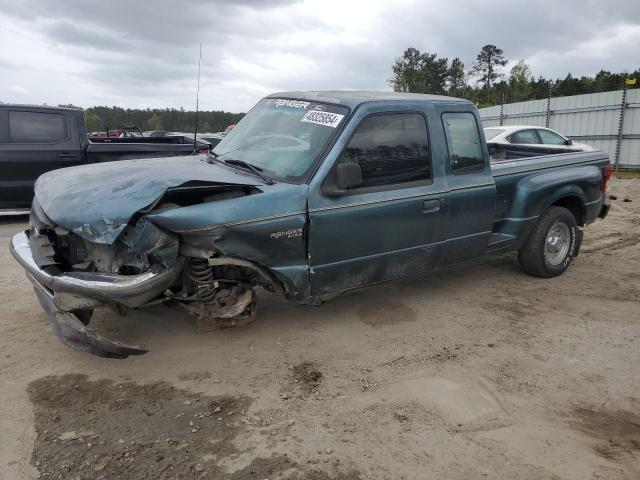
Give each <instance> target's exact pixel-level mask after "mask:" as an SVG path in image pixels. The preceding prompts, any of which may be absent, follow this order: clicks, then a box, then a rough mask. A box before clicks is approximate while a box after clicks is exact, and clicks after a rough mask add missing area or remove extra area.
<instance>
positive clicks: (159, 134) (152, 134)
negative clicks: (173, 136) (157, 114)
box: [142, 130, 171, 137]
mask: <svg viewBox="0 0 640 480" xmlns="http://www.w3.org/2000/svg"><path fill="white" fill-rule="evenodd" d="M170 133H171V132H168V131H166V130H147V131H146V132H142V136H143V137H166V136H167V135H169V134H170Z"/></svg>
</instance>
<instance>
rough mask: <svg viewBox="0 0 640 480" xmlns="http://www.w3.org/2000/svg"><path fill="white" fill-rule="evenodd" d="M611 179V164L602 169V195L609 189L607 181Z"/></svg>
mask: <svg viewBox="0 0 640 480" xmlns="http://www.w3.org/2000/svg"><path fill="white" fill-rule="evenodd" d="M610 179H611V164H610V163H609V164H608V165H607V168H605V169H604V182H603V183H602V193H606V192H607V188H609V180H610Z"/></svg>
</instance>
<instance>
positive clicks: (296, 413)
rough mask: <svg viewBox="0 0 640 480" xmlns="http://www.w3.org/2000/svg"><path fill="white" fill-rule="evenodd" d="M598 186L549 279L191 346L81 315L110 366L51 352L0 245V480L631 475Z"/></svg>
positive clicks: (621, 231)
mask: <svg viewBox="0 0 640 480" xmlns="http://www.w3.org/2000/svg"><path fill="white" fill-rule="evenodd" d="M610 193H611V194H613V195H615V197H616V200H612V209H611V213H610V216H609V217H608V218H607V219H606V220H604V221H598V222H597V223H596V224H594V225H592V226H590V227H589V228H587V229H586V232H585V240H584V244H583V247H582V251H581V253H580V256H579V257H578V258H577V259H576V260H575V262H574V264H573V265H572V266H571V268H570V269H569V270H568V271H567V272H566V273H565V274H564V275H563V276H561V277H559V278H555V279H546V280H545V279H538V278H533V277H529V276H527V275H525V274H523V273H521V271H520V270H519V267H518V264H517V260H516V259H515V256H514V255H502V256H499V257H492V258H489V259H485V260H483V261H481V262H477V263H474V264H472V265H466V266H464V267H459V268H457V269H455V270H451V271H448V272H441V273H439V274H437V275H433V276H423V277H417V278H412V279H405V280H401V281H396V282H393V283H388V284H384V285H379V286H376V287H372V288H367V289H363V290H360V291H357V292H354V293H352V294H349V295H345V296H342V297H340V298H337V299H335V300H333V301H331V302H328V303H325V304H323V305H321V306H319V307H313V306H295V305H292V304H288V303H286V302H283V301H279V300H274V299H270V298H266V299H265V301H263V302H262V304H261V309H260V312H259V318H258V321H257V322H256V323H253V324H250V325H246V326H243V327H239V328H235V329H228V330H221V331H215V332H210V333H206V334H196V333H194V330H193V328H192V325H190V322H189V320H188V318H187V317H186V316H184V315H182V314H181V313H177V312H176V311H173V310H169V309H165V308H164V307H162V306H158V307H155V308H153V309H151V310H147V311H140V312H131V313H130V314H129V315H127V316H123V317H119V316H117V315H115V314H114V313H112V312H110V311H102V312H99V313H98V314H97V316H96V323H97V325H98V326H99V327H100V328H101V329H103V330H104V331H106V332H108V333H110V334H111V335H112V336H114V337H120V338H122V339H123V340H127V341H128V342H131V343H142V344H144V345H146V346H147V347H148V348H149V349H150V352H149V353H148V354H146V355H143V356H140V357H136V358H129V359H127V360H106V359H101V358H97V357H93V356H89V355H85V354H81V353H78V352H75V351H73V350H70V349H68V348H66V347H65V346H63V345H62V344H61V343H60V342H59V341H58V340H57V339H56V338H55V337H54V336H53V335H52V334H51V332H50V329H49V327H48V324H47V323H46V320H45V316H44V313H43V312H42V310H41V308H40V306H39V305H38V302H37V300H36V297H35V295H34V294H33V291H32V289H31V286H30V284H29V282H28V281H27V279H26V278H25V276H24V274H23V272H22V270H21V269H20V268H19V267H18V265H17V264H16V263H15V262H14V261H13V259H12V258H11V256H10V254H9V253H8V251H7V249H6V247H3V248H2V253H1V254H0V338H1V341H0V342H1V343H0V345H1V346H2V351H1V352H0V382H1V383H0V385H1V389H0V405H2V413H1V414H0V478H2V479H7V480H12V479H30V478H38V477H39V478H52V479H53V478H62V479H105V480H106V479H116V478H117V479H173V478H185V479H186V478H225V479H236V480H238V479H256V480H264V479H269V480H273V479H278V478H286V479H318V480H329V479H350V480H356V479H390V480H396V479H439V480H440V479H461V480H462V479H464V480H467V479H482V478H487V479H505V480H506V479H509V480H515V479H527V480H535V479H563V480H564V479H566V480H570V479H575V480H587V479H593V480H596V479H598V480H605V479H607V480H609V479H610V480H614V479H615V480H617V479H630V480H634V479H638V478H640V372H639V369H638V366H639V364H640V179H638V178H632V179H623V180H622V179H619V180H615V181H613V182H612V186H611V191H610ZM625 198H626V199H628V200H631V201H630V202H625V201H624V200H625ZM21 228H24V219H22V220H20V221H9V220H4V221H2V223H0V243H1V244H2V245H7V244H8V242H9V238H10V235H11V234H12V233H13V232H15V231H17V230H19V229H21Z"/></svg>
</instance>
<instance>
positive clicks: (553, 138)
mask: <svg viewBox="0 0 640 480" xmlns="http://www.w3.org/2000/svg"><path fill="white" fill-rule="evenodd" d="M538 135H540V138H541V139H542V143H544V144H545V145H566V143H567V141H566V140H565V139H564V138H562V137H561V136H560V135H558V134H557V133H555V132H551V131H549V130H543V129H540V130H538Z"/></svg>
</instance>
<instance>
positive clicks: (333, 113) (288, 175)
mask: <svg viewBox="0 0 640 480" xmlns="http://www.w3.org/2000/svg"><path fill="white" fill-rule="evenodd" d="M347 113H348V109H347V108H346V107H341V106H338V105H329V104H326V103H316V102H308V101H302V100H289V99H281V98H265V99H263V100H261V101H260V102H258V104H257V105H256V106H255V107H253V109H251V111H250V112H249V113H247V114H246V115H245V116H244V118H243V119H242V120H241V121H240V122H239V123H238V124H237V125H236V127H235V128H233V129H232V130H231V131H230V132H229V134H228V135H227V136H226V137H224V139H223V140H222V141H221V142H220V143H219V144H218V145H216V147H215V148H214V149H213V153H214V155H216V156H217V158H218V159H220V160H225V161H226V160H241V161H243V162H246V163H250V164H251V165H253V166H255V167H258V168H259V169H262V170H263V171H264V173H265V174H267V175H269V176H271V177H275V178H280V179H284V180H293V181H295V180H297V179H299V178H300V177H302V176H303V175H304V174H305V173H306V172H307V171H308V170H309V168H310V167H311V165H313V162H314V161H315V159H316V157H317V156H318V154H319V153H320V152H321V151H322V149H323V148H324V147H325V145H326V144H327V142H328V141H329V138H330V137H331V136H332V134H333V133H334V132H335V131H336V128H338V126H339V125H340V124H341V123H342V121H343V119H344V117H346V115H347Z"/></svg>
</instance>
